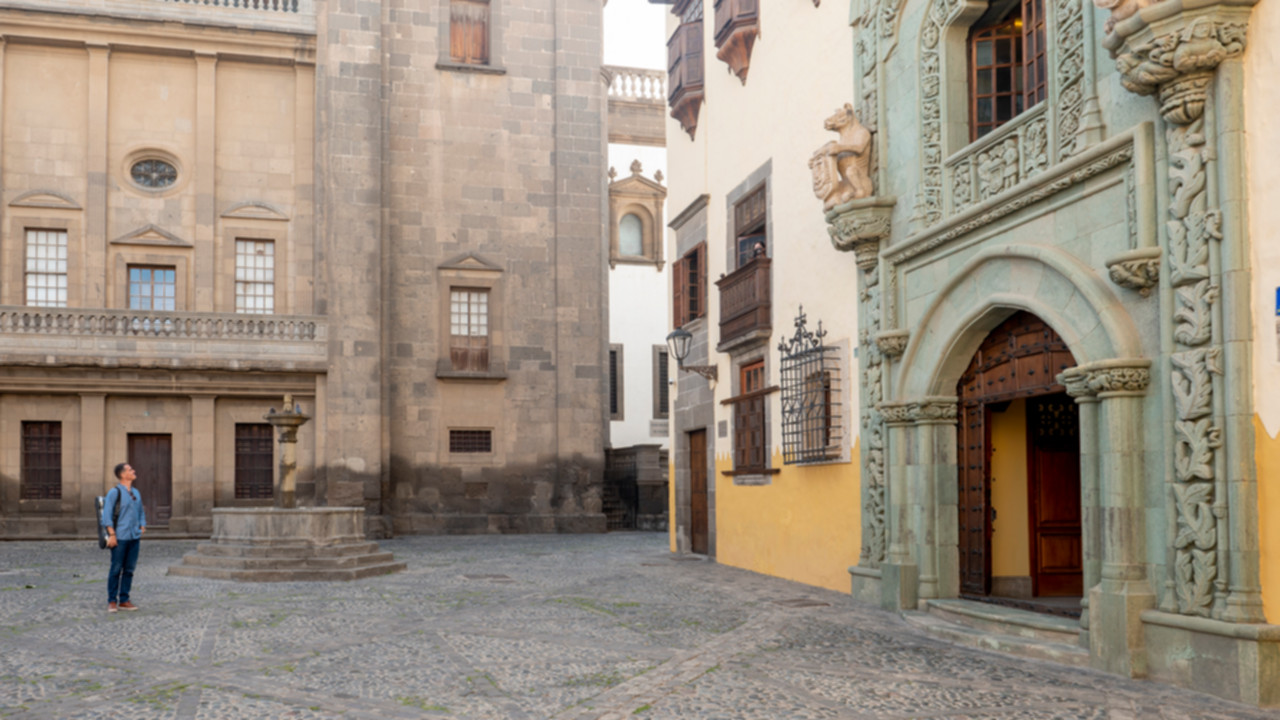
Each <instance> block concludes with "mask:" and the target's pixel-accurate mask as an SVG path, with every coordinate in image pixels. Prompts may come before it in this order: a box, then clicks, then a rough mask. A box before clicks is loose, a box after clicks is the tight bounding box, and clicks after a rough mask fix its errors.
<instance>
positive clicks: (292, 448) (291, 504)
mask: <svg viewBox="0 0 1280 720" xmlns="http://www.w3.org/2000/svg"><path fill="white" fill-rule="evenodd" d="M263 418H264V419H265V420H266V421H267V422H269V423H271V426H272V427H274V428H275V429H276V432H278V433H279V443H280V471H279V473H277V475H276V486H275V489H274V492H273V493H272V495H273V496H274V497H275V501H276V507H278V508H284V509H287V510H292V509H294V508H296V507H298V500H297V482H298V428H300V427H302V425H303V423H305V422H306V421H308V420H310V419H311V416H309V415H304V414H303V413H302V411H301V410H300V409H298V406H297V405H294V404H293V397H292V396H290V395H285V396H284V406H283V407H282V408H281V412H276V410H275V408H271V412H269V413H267V414H266V415H265V416H263Z"/></svg>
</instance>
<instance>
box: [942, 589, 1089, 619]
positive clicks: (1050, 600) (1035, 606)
mask: <svg viewBox="0 0 1280 720" xmlns="http://www.w3.org/2000/svg"><path fill="white" fill-rule="evenodd" d="M960 597H961V599H964V600H971V601H973V602H980V603H987V604H989V605H999V606H1001V607H1009V608H1016V609H1018V610H1028V611H1030V612H1035V613H1041V614H1044V615H1056V616H1058V617H1065V618H1075V619H1077V620H1079V619H1080V598H1077V597H1038V598H1010V597H997V596H995V595H963V594H962V595H961V596H960Z"/></svg>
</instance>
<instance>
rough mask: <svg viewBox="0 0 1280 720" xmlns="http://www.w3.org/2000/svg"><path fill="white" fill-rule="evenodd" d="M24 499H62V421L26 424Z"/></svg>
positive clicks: (23, 471)
mask: <svg viewBox="0 0 1280 720" xmlns="http://www.w3.org/2000/svg"><path fill="white" fill-rule="evenodd" d="M20 472H21V478H20V479H21V482H20V483H19V484H20V485H21V495H20V497H21V498H22V499H23V500H61V499H62V423H60V422H23V423H22V466H21V470H20Z"/></svg>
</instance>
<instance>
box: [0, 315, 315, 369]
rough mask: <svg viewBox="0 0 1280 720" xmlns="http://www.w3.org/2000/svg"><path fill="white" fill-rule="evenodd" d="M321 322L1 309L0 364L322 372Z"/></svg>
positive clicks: (298, 318) (290, 318)
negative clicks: (318, 370) (314, 370)
mask: <svg viewBox="0 0 1280 720" xmlns="http://www.w3.org/2000/svg"><path fill="white" fill-rule="evenodd" d="M327 336H328V325H327V321H326V320H325V318H322V317H315V316H307V315H244V314H236V313H190V312H144V311H130V310H100V309H83V310H80V309H71V308H38V307H3V306H0V361H7V362H22V363H24V364H32V363H36V364H52V365H64V364H75V365H84V364H89V365H105V366H139V367H161V366H163V367H214V368H219V367H223V368H228V369H263V368H276V369H321V368H323V367H324V366H325V363H326V357H327V356H326V353H327V346H326V340H327Z"/></svg>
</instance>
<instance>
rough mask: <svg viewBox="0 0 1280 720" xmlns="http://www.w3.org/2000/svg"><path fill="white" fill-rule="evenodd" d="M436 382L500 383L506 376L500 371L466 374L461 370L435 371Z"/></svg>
mask: <svg viewBox="0 0 1280 720" xmlns="http://www.w3.org/2000/svg"><path fill="white" fill-rule="evenodd" d="M436 379H437V380H462V381H474V382H502V381H503V380H506V379H507V374H506V373H505V372H503V371H500V370H491V371H489V372H466V371H462V370H436Z"/></svg>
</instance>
